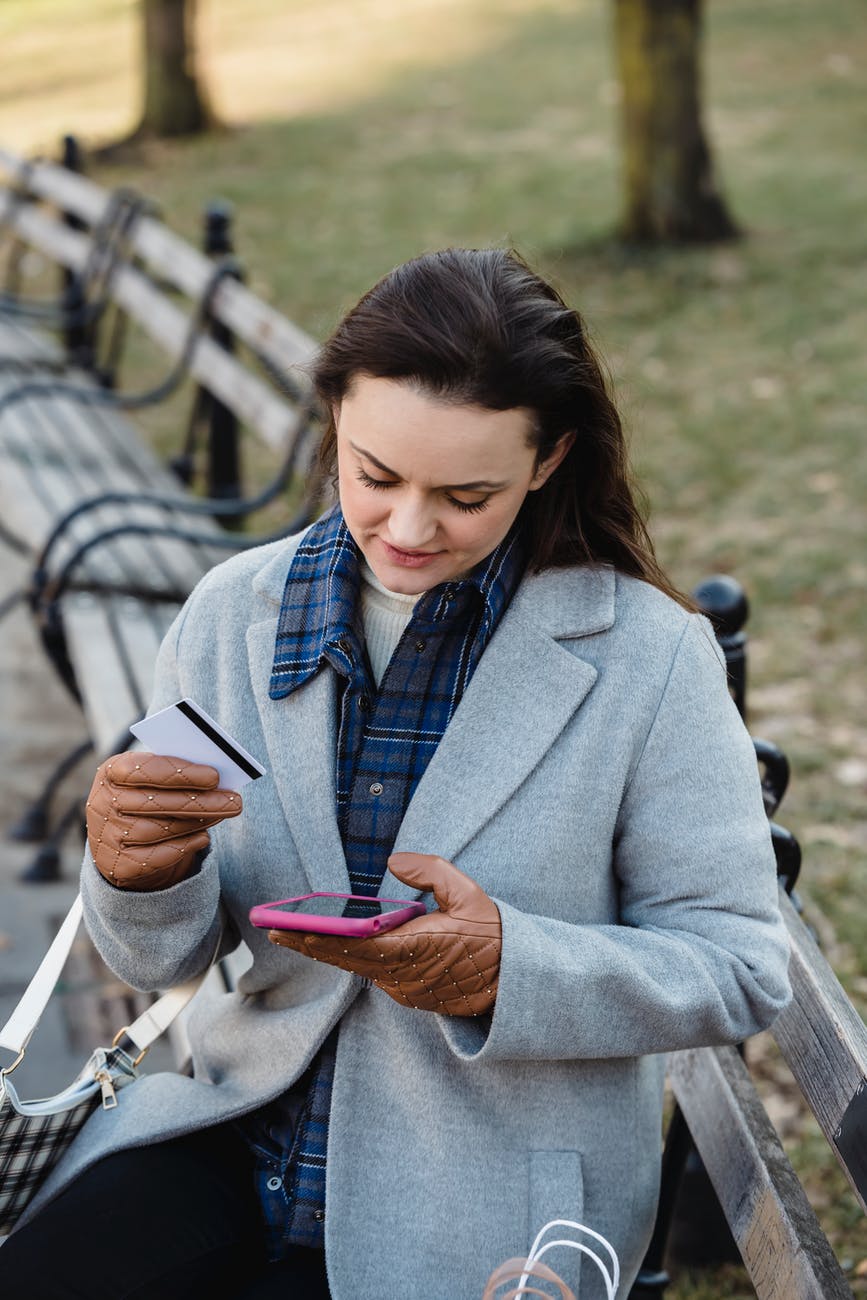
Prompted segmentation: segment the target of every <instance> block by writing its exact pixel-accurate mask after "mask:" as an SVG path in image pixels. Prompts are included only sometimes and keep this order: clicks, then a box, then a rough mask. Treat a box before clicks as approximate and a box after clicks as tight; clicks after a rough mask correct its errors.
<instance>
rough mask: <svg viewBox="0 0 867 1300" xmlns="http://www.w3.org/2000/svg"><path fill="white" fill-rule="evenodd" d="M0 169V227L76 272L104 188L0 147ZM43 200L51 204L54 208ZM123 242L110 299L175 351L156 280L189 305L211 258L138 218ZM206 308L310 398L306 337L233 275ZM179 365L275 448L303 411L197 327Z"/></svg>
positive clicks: (171, 321)
mask: <svg viewBox="0 0 867 1300" xmlns="http://www.w3.org/2000/svg"><path fill="white" fill-rule="evenodd" d="M0 174H2V175H4V176H5V181H6V183H5V185H3V186H0V224H6V225H7V226H8V227H9V228H10V229H11V230H13V231H14V232H15V234H16V236H17V237H18V238H19V239H20V240H22V241H23V242H24V243H26V244H28V245H30V246H31V247H33V248H36V249H38V250H40V251H41V252H42V253H44V254H45V255H46V256H47V257H49V258H50V259H51V260H52V261H54V262H56V263H57V264H59V265H61V266H64V267H67V268H69V269H70V270H73V271H77V272H79V273H80V272H81V271H82V270H83V269H84V268H85V266H86V265H87V262H88V257H89V256H90V255H91V254H92V250H93V233H94V232H96V233H97V234H98V232H99V229H100V223H101V222H102V221H103V220H104V218H105V216H106V213H107V211H108V210H109V207H110V204H111V202H112V196H111V194H110V193H109V192H108V191H106V190H105V189H102V188H101V187H100V186H98V185H96V184H94V183H93V182H92V181H90V180H88V179H87V178H85V177H83V176H81V175H78V174H76V173H75V172H71V171H68V170H67V169H66V168H63V167H60V166H56V165H54V164H51V163H29V162H26V161H25V160H24V159H22V158H20V157H18V156H17V155H16V154H14V153H12V152H10V151H9V150H7V149H4V148H0ZM28 200H30V201H28ZM43 204H50V205H53V207H54V208H55V209H56V212H51V211H50V210H48V209H47V208H46V207H44V206H42V205H43ZM60 214H66V215H67V216H71V217H72V218H74V219H75V220H76V223H77V224H78V223H80V224H81V225H82V226H83V227H84V229H82V230H79V229H73V228H72V227H71V226H70V225H69V224H68V223H67V221H64V220H63V219H62V217H61V215H60ZM126 242H127V244H128V248H129V253H130V256H129V257H127V258H126V259H123V260H121V261H120V262H119V263H118V265H117V266H116V267H115V268H114V271H113V274H112V275H111V278H110V283H109V292H110V294H111V297H112V299H113V300H114V301H115V302H116V303H117V304H118V306H119V307H121V308H122V309H123V311H125V312H126V313H127V315H128V316H130V317H131V318H132V319H134V320H135V321H136V322H137V323H138V324H139V325H140V326H141V328H142V329H143V330H144V331H145V332H146V333H147V334H148V335H149V336H150V337H151V338H152V339H153V340H154V342H156V343H157V344H158V346H159V347H160V348H162V349H163V350H164V351H165V352H166V353H168V355H169V356H170V357H172V358H177V357H179V356H180V355H181V353H182V350H183V348H184V343H185V340H186V338H187V332H188V323H189V318H188V316H186V315H185V314H184V312H183V311H181V310H180V309H179V307H178V306H177V305H176V303H175V302H173V301H172V300H171V299H170V298H169V296H168V295H167V294H166V293H165V292H164V291H163V289H162V288H161V287H158V285H159V286H162V285H167V286H170V287H171V288H172V289H174V290H176V291H178V292H179V293H181V294H183V295H185V296H186V297H187V298H189V299H190V300H191V301H192V302H193V303H198V302H199V301H201V299H202V296H203V294H204V293H205V292H206V290H207V287H208V285H209V284H210V282H211V279H212V276H213V274H214V263H213V262H212V261H210V260H209V259H208V258H207V257H205V256H204V254H202V253H199V252H198V251H197V250H196V249H194V248H192V247H191V246H190V245H189V244H187V243H186V242H185V241H184V240H183V239H181V238H180V237H179V236H177V235H175V234H174V233H173V232H172V231H170V230H168V229H167V228H166V227H165V226H164V225H162V223H161V222H159V221H157V220H155V219H154V218H153V217H150V216H146V215H139V216H137V217H135V218H134V219H133V221H132V223H131V225H130V228H129V231H128V233H127V236H126ZM133 258H135V259H136V261H135V263H134V261H133ZM139 262H140V263H141V266H139V265H138V264H137V263H139ZM146 272H147V273H146ZM209 315H210V317H211V318H212V319H213V320H216V321H219V322H220V323H221V324H222V325H224V326H226V328H227V329H228V330H230V331H231V333H232V334H233V335H234V337H235V338H236V339H238V340H240V341H241V342H243V343H244V344H246V345H247V346H248V347H249V348H250V349H252V350H253V351H254V352H255V353H256V354H257V355H258V356H259V357H261V358H262V359H263V361H264V363H265V364H266V366H270V367H272V368H273V370H274V371H276V372H277V373H278V374H282V375H286V376H287V377H288V376H291V384H292V388H293V390H295V392H296V393H297V394H298V396H299V398H300V399H301V406H303V405H304V402H305V399H306V398H307V397H309V396H310V395H311V385H310V381H309V379H308V377H307V375H306V373H305V372H304V370H303V366H304V365H305V363H307V362H308V361H309V360H310V358H311V357H312V356H313V353H314V351H315V343H314V341H313V339H311V338H310V337H309V336H308V335H307V334H305V333H304V332H303V331H302V330H300V329H298V328H297V326H295V325H293V324H292V323H291V322H290V321H288V320H287V319H286V318H285V317H283V316H281V315H280V313H279V312H277V311H275V310H274V308H272V307H270V306H269V305H268V304H267V303H264V302H262V301H261V299H259V298H257V297H256V296H255V295H254V294H253V293H251V292H250V291H249V289H247V288H246V287H245V286H244V285H243V284H241V283H239V282H238V281H237V280H233V279H228V278H227V279H225V280H223V281H222V282H221V283H220V284H219V285H218V286H217V288H216V289H215V291H214V294H213V299H212V301H211V303H210V307H209ZM189 369H190V374H191V376H192V377H193V378H194V379H195V380H196V382H197V383H198V384H199V385H200V386H201V387H203V388H205V389H207V390H208V391H209V392H211V393H212V394H213V395H214V396H215V397H216V398H218V399H219V400H220V402H222V403H223V404H224V405H225V406H226V407H228V408H229V409H230V410H231V411H233V412H235V414H236V415H237V416H238V417H239V419H241V420H243V421H244V422H245V423H246V424H247V425H248V426H250V427H251V428H252V429H254V430H255V431H256V432H257V433H258V434H259V435H260V436H261V438H262V439H263V440H264V441H265V442H266V444H268V445H269V446H270V447H272V448H273V449H275V450H276V451H278V452H280V453H282V452H283V451H284V450H285V447H286V444H287V439H288V440H291V439H292V438H294V437H295V436H296V434H297V433H298V432H299V429H300V425H301V421H302V420H303V419H304V417H305V412H304V411H303V410H300V409H299V403H298V402H295V401H288V400H287V399H286V397H285V396H283V395H282V394H280V393H278V392H275V390H274V387H273V386H272V385H271V384H269V383H267V382H265V381H264V380H263V379H261V378H260V377H259V376H258V375H256V374H254V373H252V371H251V370H249V369H248V368H247V367H245V366H244V365H242V364H241V363H240V362H238V361H237V360H236V359H235V358H234V357H232V356H231V355H230V354H229V353H228V352H227V351H226V350H225V349H223V348H222V347H220V346H219V345H218V344H217V343H216V342H215V341H214V340H213V339H212V338H211V337H210V336H209V333H208V331H207V330H202V331H201V332H200V334H199V336H198V338H197V340H196V343H195V346H194V348H193V350H192V354H191V357H190V367H189ZM303 468H304V467H303V465H302V466H299V469H302V470H303Z"/></svg>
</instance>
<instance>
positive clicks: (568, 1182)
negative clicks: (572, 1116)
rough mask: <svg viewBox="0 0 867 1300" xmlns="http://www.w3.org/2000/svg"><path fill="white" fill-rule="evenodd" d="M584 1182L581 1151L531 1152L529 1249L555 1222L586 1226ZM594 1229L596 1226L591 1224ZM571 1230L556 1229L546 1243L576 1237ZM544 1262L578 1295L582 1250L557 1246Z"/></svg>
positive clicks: (545, 1256) (550, 1232)
mask: <svg viewBox="0 0 867 1300" xmlns="http://www.w3.org/2000/svg"><path fill="white" fill-rule="evenodd" d="M583 1212H584V1180H583V1177H582V1173H581V1155H580V1152H578V1151H531V1152H530V1204H529V1221H528V1224H527V1250H529V1249H530V1246H531V1245H532V1243H533V1242H534V1241H535V1239H536V1234H537V1233H538V1232H539V1231H540V1230H541V1229H542V1228H544V1226H545V1224H546V1223H550V1222H551V1220H552V1219H572V1220H573V1221H574V1222H575V1223H583V1219H582V1217H581V1216H582V1214H583ZM588 1226H589V1227H592V1226H593V1225H592V1224H589V1225H588ZM574 1236H575V1234H574V1233H572V1232H570V1231H569V1230H568V1229H566V1228H563V1229H556V1228H552V1229H551V1230H550V1231H549V1232H547V1233H546V1234H545V1240H546V1241H556V1240H557V1239H558V1238H564V1237H568V1238H574ZM590 1244H591V1245H592V1242H591V1243H590ZM543 1259H544V1261H545V1263H546V1264H548V1265H549V1267H550V1268H552V1269H553V1270H554V1272H555V1273H559V1275H560V1276H561V1277H562V1279H563V1281H564V1282H566V1283H567V1285H568V1286H570V1287H571V1288H572V1290H573V1291H574V1292H575V1294H576V1295H578V1286H579V1282H580V1278H581V1251H580V1250H570V1249H569V1248H568V1247H566V1246H557V1247H556V1248H555V1249H554V1250H549V1251H548V1252H547V1254H545V1255H544V1256H543Z"/></svg>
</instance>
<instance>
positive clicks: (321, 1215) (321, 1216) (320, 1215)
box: [313, 1210, 325, 1223]
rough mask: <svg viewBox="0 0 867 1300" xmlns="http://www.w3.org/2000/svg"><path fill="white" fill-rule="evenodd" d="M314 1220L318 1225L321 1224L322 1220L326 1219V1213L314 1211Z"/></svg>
mask: <svg viewBox="0 0 867 1300" xmlns="http://www.w3.org/2000/svg"><path fill="white" fill-rule="evenodd" d="M313 1218H314V1219H315V1220H316V1222H317V1223H321V1222H322V1220H323V1219H324V1218H325V1211H324V1210H314V1211H313Z"/></svg>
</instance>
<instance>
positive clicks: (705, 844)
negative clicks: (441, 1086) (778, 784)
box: [440, 617, 790, 1060]
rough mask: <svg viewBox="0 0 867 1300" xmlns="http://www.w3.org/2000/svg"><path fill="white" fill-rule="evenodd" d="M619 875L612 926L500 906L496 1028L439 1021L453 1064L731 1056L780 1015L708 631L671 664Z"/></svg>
mask: <svg viewBox="0 0 867 1300" xmlns="http://www.w3.org/2000/svg"><path fill="white" fill-rule="evenodd" d="M576 852H579V853H580V845H576ZM612 862H613V869H614V871H615V874H616V878H617V883H618V888H619V896H620V916H619V923H618V924H614V925H610V924H605V925H593V924H590V925H572V924H568V923H565V922H563V921H558V920H556V919H552V918H550V917H543V916H533V915H528V914H526V913H523V912H520V911H518V910H517V909H515V908H513V907H511V906H509V905H508V904H506V903H499V906H500V912H501V916H502V923H503V954H502V965H501V970H500V982H499V988H498V992H497V1001H496V1005H495V1008H494V1012H493V1015H492V1017H490V1018H489V1019H488V1020H487V1021H470V1020H458V1019H456V1018H453V1017H440V1025H441V1028H442V1032H443V1034H444V1035H445V1037H446V1040H447V1042H448V1043H449V1045H450V1046H451V1048H452V1050H453V1051H455V1053H456V1054H457V1055H458V1056H461V1057H463V1058H473V1057H478V1058H480V1059H483V1058H485V1059H489V1060H506V1059H510V1058H537V1059H569V1058H598V1057H623V1056H638V1055H644V1054H647V1053H655V1052H667V1051H672V1050H676V1049H678V1048H683V1047H690V1046H696V1045H699V1044H711V1043H726V1042H737V1041H739V1040H741V1039H744V1038H746V1037H748V1036H749V1035H750V1034H752V1033H755V1032H757V1031H758V1030H760V1029H763V1028H766V1027H767V1026H768V1024H770V1022H771V1021H772V1020H773V1019H774V1018H775V1016H776V1015H777V1014H778V1012H779V1011H780V1010H782V1008H783V1007H784V1006H785V1004H786V1002H787V1001H788V999H789V996H790V989H789V983H788V976H787V967H788V955H789V944H788V938H787V934H786V931H785V928H784V925H783V921H782V918H781V916H780V912H779V906H778V901H777V883H776V870H775V862H774V855H773V850H772V847H771V840H770V832H769V828H768V823H767V819H766V817H765V813H764V809H763V805H762V798H761V788H760V783H759V779H758V771H757V766H756V760H755V754H754V751H753V746H752V741H751V740H750V737H749V735H748V734H747V732H746V729H745V728H744V726H743V723H742V722H741V719H740V717H739V715H738V713H737V710H736V709H735V707H734V705H733V703H732V701H731V699H730V697H729V693H728V688H727V685H726V679H725V673H724V671H723V670H722V668H721V664H720V659H719V657H718V651H717V648H716V646H715V643H714V642H713V640H712V634H711V633H710V631H709V628H708V625H707V624H706V622H705V621H704V620H703V619H700V618H697V617H696V618H690V619H689V621H688V623H687V626H686V629H685V631H684V634H683V636H682V637H681V640H680V643H679V645H678V648H677V651H676V653H675V655H674V659H673V662H672V665H671V670H670V673H669V675H668V680H667V683H666V685H665V688H664V691H663V693H662V697H661V699H660V701H659V706H658V709H657V711H656V715H655V717H654V720H653V722H652V725H651V727H650V730H649V732H648V733H647V736H646V740H645V742H644V746H643V750H642V752H641V754H640V757H639V759H638V762H637V765H636V766H635V767H634V769H633V775H632V779H631V781H630V783H629V785H628V787H627V789H626V792H625V794H624V798H623V801H622V804H621V807H620V812H619V817H618V822H617V832H616V836H615V842H614V845H613V847H612Z"/></svg>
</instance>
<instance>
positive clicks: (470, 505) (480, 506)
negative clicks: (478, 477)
mask: <svg viewBox="0 0 867 1300" xmlns="http://www.w3.org/2000/svg"><path fill="white" fill-rule="evenodd" d="M448 499H449V501H450V502H451V503H452V505H453V506H457V508H458V510H463V511H464V512H465V513H466V514H470V515H472V514H477V513H478V512H479V511H480V510H487V508H488V501H489V498H488V497H484V498H483V499H482V500H481V501H459V500H458V499H457V497H449V498H448Z"/></svg>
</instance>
